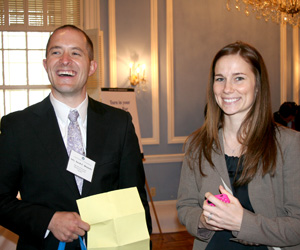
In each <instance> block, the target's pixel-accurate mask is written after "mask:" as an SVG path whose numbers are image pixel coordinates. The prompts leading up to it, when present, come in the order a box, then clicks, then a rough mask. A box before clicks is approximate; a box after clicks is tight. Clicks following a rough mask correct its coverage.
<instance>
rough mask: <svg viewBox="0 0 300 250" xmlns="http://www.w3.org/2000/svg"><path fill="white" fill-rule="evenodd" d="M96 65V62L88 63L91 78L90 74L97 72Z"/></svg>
mask: <svg viewBox="0 0 300 250" xmlns="http://www.w3.org/2000/svg"><path fill="white" fill-rule="evenodd" d="M97 67H98V64H97V62H96V61H94V60H92V61H91V63H90V71H89V76H91V75H92V74H94V73H95V71H96V70H97Z"/></svg>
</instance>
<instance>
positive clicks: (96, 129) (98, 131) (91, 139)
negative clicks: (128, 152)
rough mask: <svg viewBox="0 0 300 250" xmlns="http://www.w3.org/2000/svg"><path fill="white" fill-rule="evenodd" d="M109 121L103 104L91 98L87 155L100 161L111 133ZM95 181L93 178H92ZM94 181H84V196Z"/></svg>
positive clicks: (88, 117) (97, 161)
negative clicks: (98, 103)
mask: <svg viewBox="0 0 300 250" xmlns="http://www.w3.org/2000/svg"><path fill="white" fill-rule="evenodd" d="M109 128H110V126H109V121H108V120H107V118H105V110H104V109H103V108H102V106H100V105H97V103H96V102H95V101H94V100H93V99H91V98H89V106H88V112H87V142H86V145H87V146H86V156H87V157H88V158H89V159H91V160H93V161H95V162H96V164H97V163H99V161H100V157H99V156H103V154H102V150H103V149H104V145H106V140H107V138H108V136H107V135H108V134H109ZM92 182H93V179H92ZM92 182H88V181H84V184H83V190H82V196H83V197H85V196H87V195H88V194H89V190H90V188H91V186H92Z"/></svg>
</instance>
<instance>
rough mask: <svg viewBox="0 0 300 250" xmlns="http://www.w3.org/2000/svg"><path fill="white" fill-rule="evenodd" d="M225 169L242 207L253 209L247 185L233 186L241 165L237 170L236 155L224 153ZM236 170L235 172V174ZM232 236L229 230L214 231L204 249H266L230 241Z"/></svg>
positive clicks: (237, 159)
mask: <svg viewBox="0 0 300 250" xmlns="http://www.w3.org/2000/svg"><path fill="white" fill-rule="evenodd" d="M225 160H226V165H227V170H228V174H229V178H230V183H231V189H232V192H233V195H234V196H235V197H236V198H237V199H238V200H239V201H240V203H241V205H242V206H243V208H245V209H247V210H249V211H252V212H254V211H253V208H252V206H251V202H250V200H249V195H248V185H243V186H239V187H234V185H233V183H234V181H235V180H237V179H238V178H239V177H240V174H241V170H242V167H241V168H240V169H239V171H238V172H237V166H238V161H239V158H238V157H234V156H227V155H225ZM236 172H237V174H236ZM231 238H233V236H232V233H231V231H228V230H223V231H216V232H215V234H214V236H213V237H212V239H211V241H210V242H209V243H208V245H207V247H206V250H216V249H222V250H232V249H234V250H244V249H245V250H246V249H247V250H267V249H268V248H267V247H266V246H262V245H260V246H250V245H243V244H241V243H238V242H235V241H231V240H230V239H231Z"/></svg>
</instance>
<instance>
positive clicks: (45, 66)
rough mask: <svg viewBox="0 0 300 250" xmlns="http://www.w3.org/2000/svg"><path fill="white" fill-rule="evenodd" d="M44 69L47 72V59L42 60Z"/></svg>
mask: <svg viewBox="0 0 300 250" xmlns="http://www.w3.org/2000/svg"><path fill="white" fill-rule="evenodd" d="M43 66H44V69H45V70H46V71H47V59H43Z"/></svg>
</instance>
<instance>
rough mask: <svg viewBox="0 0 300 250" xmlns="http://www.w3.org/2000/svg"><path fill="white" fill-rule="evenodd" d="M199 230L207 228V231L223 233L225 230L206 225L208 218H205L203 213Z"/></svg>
mask: <svg viewBox="0 0 300 250" xmlns="http://www.w3.org/2000/svg"><path fill="white" fill-rule="evenodd" d="M199 228H206V229H208V230H212V231H222V230H223V229H222V228H218V227H214V226H211V225H209V224H207V223H206V218H205V216H204V214H203V213H202V214H201V216H200V224H199Z"/></svg>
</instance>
